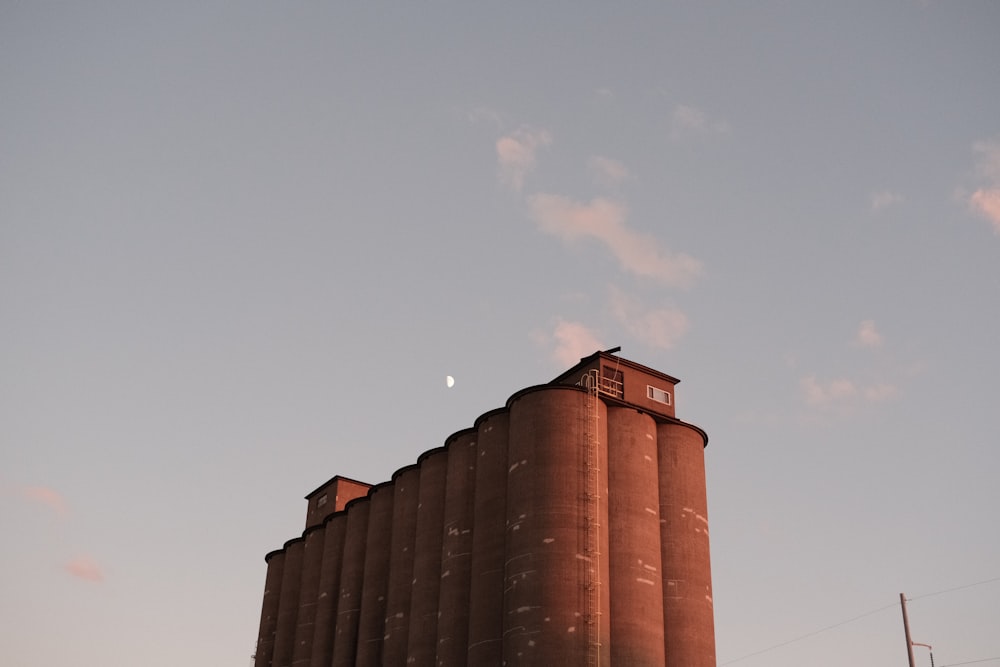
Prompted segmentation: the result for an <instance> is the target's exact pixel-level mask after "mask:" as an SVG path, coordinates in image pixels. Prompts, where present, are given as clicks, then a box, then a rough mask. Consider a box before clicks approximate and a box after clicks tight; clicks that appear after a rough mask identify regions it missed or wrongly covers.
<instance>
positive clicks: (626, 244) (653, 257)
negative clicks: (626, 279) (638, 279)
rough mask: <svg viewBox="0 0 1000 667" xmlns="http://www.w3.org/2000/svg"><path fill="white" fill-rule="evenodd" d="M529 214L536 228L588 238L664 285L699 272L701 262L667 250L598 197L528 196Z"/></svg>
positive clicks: (573, 238)
mask: <svg viewBox="0 0 1000 667" xmlns="http://www.w3.org/2000/svg"><path fill="white" fill-rule="evenodd" d="M528 207H529V210H530V215H531V218H532V219H533V220H534V221H535V222H536V223H537V224H538V226H539V228H540V229H541V230H542V231H543V232H545V233H547V234H552V235H553V236H556V237H558V238H560V239H562V240H563V241H567V242H573V241H576V240H578V239H585V238H591V239H595V240H597V241H600V242H601V243H603V244H604V245H605V246H607V248H608V250H610V251H611V253H612V254H613V255H614V256H615V258H616V259H617V260H618V262H619V264H621V267H622V269H624V270H625V271H628V272H630V273H634V274H636V275H639V276H644V277H647V278H652V279H654V280H657V281H659V282H661V283H663V284H665V285H669V286H674V287H686V286H688V285H690V284H691V283H692V282H693V281H694V279H695V278H696V277H697V276H698V275H699V274H700V273H701V262H699V261H698V260H697V259H695V258H693V257H689V256H687V255H682V254H674V253H670V252H668V251H667V250H665V249H663V248H661V247H660V244H659V242H658V241H657V240H656V239H655V238H653V237H651V236H647V235H644V234H640V233H638V232H636V231H634V230H632V229H629V228H628V227H627V226H626V225H625V214H626V209H625V207H624V206H623V205H622V204H620V203H618V202H614V201H611V200H609V199H603V198H598V199H594V200H591V201H590V203H587V204H581V203H577V202H574V201H572V200H570V199H567V198H566V197H560V196H558V195H550V194H539V195H534V196H532V197H530V198H529V199H528Z"/></svg>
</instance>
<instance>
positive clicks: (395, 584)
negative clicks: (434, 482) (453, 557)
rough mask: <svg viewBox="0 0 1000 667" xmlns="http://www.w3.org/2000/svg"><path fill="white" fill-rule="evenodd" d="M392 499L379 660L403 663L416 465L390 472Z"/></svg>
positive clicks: (416, 494) (417, 481)
mask: <svg viewBox="0 0 1000 667" xmlns="http://www.w3.org/2000/svg"><path fill="white" fill-rule="evenodd" d="M393 482H394V485H395V494H396V499H395V500H394V501H393V507H392V541H391V543H390V547H389V554H388V558H389V595H388V597H387V599H386V615H385V635H384V637H385V644H384V646H383V647H382V663H383V664H385V665H405V664H406V653H407V636H408V635H409V632H410V599H411V592H412V590H413V547H414V543H415V539H416V532H417V503H418V502H419V499H420V468H418V467H417V466H416V465H412V466H408V467H406V468H403V469H402V470H400V471H398V472H397V473H396V474H395V475H393Z"/></svg>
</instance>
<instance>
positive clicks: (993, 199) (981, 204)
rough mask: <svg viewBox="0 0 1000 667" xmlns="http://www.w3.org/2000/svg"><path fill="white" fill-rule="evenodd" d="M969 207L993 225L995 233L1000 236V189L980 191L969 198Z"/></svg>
mask: <svg viewBox="0 0 1000 667" xmlns="http://www.w3.org/2000/svg"><path fill="white" fill-rule="evenodd" d="M969 205H970V206H972V209H973V210H974V211H975V212H976V213H978V214H979V215H981V216H983V217H984V218H986V219H987V220H989V221H990V223H991V224H992V225H993V231H994V232H996V233H997V234H1000V187H997V188H989V189H979V190H976V191H975V192H973V193H972V196H971V197H969Z"/></svg>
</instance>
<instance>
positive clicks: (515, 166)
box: [496, 127, 552, 192]
mask: <svg viewBox="0 0 1000 667" xmlns="http://www.w3.org/2000/svg"><path fill="white" fill-rule="evenodd" d="M551 143H552V136H551V135H550V134H549V133H548V132H546V131H545V130H537V129H532V128H530V127H521V128H518V129H517V130H515V131H514V132H512V133H511V134H508V135H507V136H505V137H500V138H499V139H497V143H496V150H497V161H498V163H499V167H500V182H501V183H503V184H504V185H506V186H507V187H509V188H510V189H511V190H513V191H515V192H520V191H521V189H522V188H523V187H524V177H525V176H526V175H527V174H528V172H530V171H532V170H533V169H534V168H535V155H536V154H537V152H538V149H539V148H541V147H543V146H548V145H549V144H551Z"/></svg>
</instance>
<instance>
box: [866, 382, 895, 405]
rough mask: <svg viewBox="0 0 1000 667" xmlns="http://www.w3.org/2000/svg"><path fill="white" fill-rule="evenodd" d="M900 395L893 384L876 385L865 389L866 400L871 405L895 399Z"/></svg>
mask: <svg viewBox="0 0 1000 667" xmlns="http://www.w3.org/2000/svg"><path fill="white" fill-rule="evenodd" d="M897 393H898V390H897V389H896V387H895V386H894V385H891V384H886V383H882V384H875V385H872V386H870V387H865V388H864V397H865V400H867V401H869V402H871V403H878V402H880V401H885V400H888V399H890V398H893V397H894V396H895V395H896V394H897Z"/></svg>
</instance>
